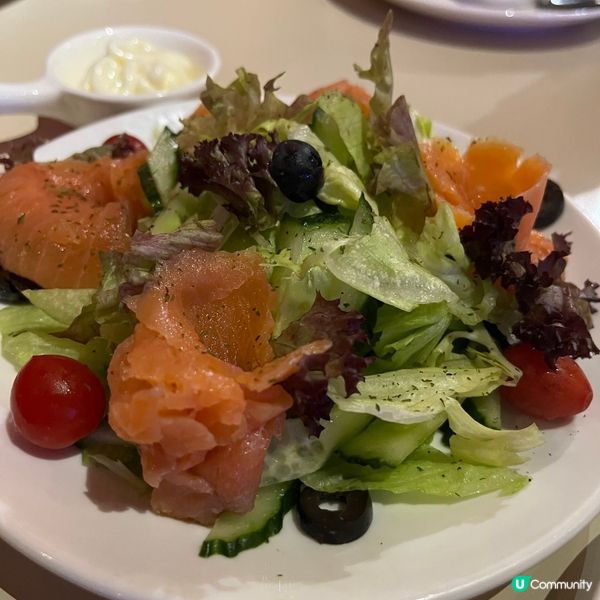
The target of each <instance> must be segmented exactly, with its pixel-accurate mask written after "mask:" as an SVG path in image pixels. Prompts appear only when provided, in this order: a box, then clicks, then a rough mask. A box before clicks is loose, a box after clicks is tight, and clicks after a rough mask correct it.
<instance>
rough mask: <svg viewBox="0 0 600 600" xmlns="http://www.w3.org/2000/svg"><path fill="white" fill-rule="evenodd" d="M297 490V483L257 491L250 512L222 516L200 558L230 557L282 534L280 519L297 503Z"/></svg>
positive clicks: (272, 486)
mask: <svg viewBox="0 0 600 600" xmlns="http://www.w3.org/2000/svg"><path fill="white" fill-rule="evenodd" d="M298 488H299V484H298V482H297V481H288V482H285V483H277V484H275V485H270V486H267V487H263V488H260V489H259V490H258V494H257V495H256V500H255V501H254V508H253V509H252V510H251V511H250V512H249V513H246V514H245V515H239V514H236V513H231V512H225V513H223V514H221V515H220V516H219V518H218V519H217V521H216V522H215V524H214V525H213V528H212V529H211V530H210V533H209V534H208V535H207V536H206V538H205V540H204V542H203V543H202V546H201V548H200V556H202V557H204V558H207V557H209V556H212V555H213V554H220V555H222V556H227V557H228V558H233V557H234V556H237V555H238V554H239V553H240V552H243V551H244V550H250V549H251V548H256V547H257V546H260V545H261V544H264V543H265V542H268V541H269V538H270V537H271V536H273V535H275V534H276V533H279V531H281V527H282V525H283V517H284V516H285V514H286V513H287V512H288V511H289V510H290V509H291V508H292V507H293V506H294V505H295V504H296V500H297V498H298Z"/></svg>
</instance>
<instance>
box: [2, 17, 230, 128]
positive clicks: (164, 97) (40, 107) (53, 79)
mask: <svg viewBox="0 0 600 600" xmlns="http://www.w3.org/2000/svg"><path fill="white" fill-rule="evenodd" d="M132 38H138V39H141V40H144V41H147V42H149V43H151V44H152V45H155V46H157V47H160V48H164V49H166V50H172V51H175V52H179V53H181V54H184V55H186V56H187V57H189V58H190V59H191V60H192V61H193V62H194V63H196V64H197V65H198V67H199V68H200V69H199V72H201V74H200V75H199V76H198V77H197V78H196V79H194V80H192V81H190V82H189V83H188V84H186V85H185V86H182V87H179V88H176V89H173V90H169V91H166V92H156V93H152V94H132V95H128V96H125V95H117V94H106V93H99V92H94V91H86V90H84V89H82V87H81V83H82V81H83V78H84V76H85V74H86V72H87V70H88V69H89V68H90V66H91V65H92V64H93V63H94V62H96V61H97V60H98V59H100V58H101V57H102V56H104V54H105V53H106V49H107V46H108V43H109V41H111V40H115V39H132ZM220 67H221V58H220V56H219V53H218V52H217V50H216V49H215V48H214V46H212V45H211V44H210V43H209V42H207V41H206V40H204V39H202V38H199V37H196V36H193V35H191V34H189V33H185V32H183V31H177V30H174V29H165V28H162V27H144V26H124V27H105V28H104V29H97V30H93V31H87V32H84V33H80V34H77V35H75V36H73V37H71V38H69V39H67V40H65V41H64V42H62V43H61V44H59V45H58V46H56V47H55V48H54V49H53V50H52V51H51V52H50V54H49V55H48V59H47V61H46V73H45V74H44V76H43V77H41V78H40V79H38V80H36V81H30V82H25V83H21V84H0V114H7V113H22V112H26V113H35V114H42V115H46V116H52V117H56V118H59V119H62V120H64V121H66V122H68V123H72V124H74V125H83V124H85V123H89V122H91V121H95V120H97V119H100V118H103V117H107V116H110V115H113V114H116V113H119V112H122V111H125V110H132V109H135V108H142V107H145V106H149V105H151V104H155V103H157V102H162V101H172V100H178V99H186V98H192V97H197V96H198V95H199V94H200V92H201V91H202V90H203V89H204V87H205V84H206V76H207V75H210V76H211V77H214V76H215V75H216V74H217V72H218V71H219V69H220Z"/></svg>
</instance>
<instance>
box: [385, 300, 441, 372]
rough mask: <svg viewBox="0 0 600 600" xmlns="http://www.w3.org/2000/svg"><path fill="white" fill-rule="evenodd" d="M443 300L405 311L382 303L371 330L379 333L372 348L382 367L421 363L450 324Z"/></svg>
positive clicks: (419, 364)
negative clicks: (380, 359) (382, 359)
mask: <svg viewBox="0 0 600 600" xmlns="http://www.w3.org/2000/svg"><path fill="white" fill-rule="evenodd" d="M451 321H452V315H451V314H450V311H449V309H448V304H447V303H446V302H438V303H434V304H422V305H420V306H417V307H416V308H415V309H414V310H412V311H410V312H406V311H403V310H400V309H398V308H394V307H393V306H390V305H388V304H384V305H383V306H381V307H380V308H379V309H378V311H377V320H376V322H375V326H374V328H373V331H374V332H375V333H379V334H380V337H379V339H378V340H377V342H376V344H375V346H374V350H375V353H376V354H377V356H378V357H379V358H384V359H386V360H384V361H380V365H381V366H383V365H385V370H392V369H393V370H395V369H400V368H402V367H412V366H421V365H424V364H425V363H426V361H427V359H428V357H429V355H430V354H431V352H432V351H433V349H434V348H435V347H436V346H437V345H438V344H439V342H440V341H441V339H442V337H443V336H444V334H445V333H446V330H447V329H448V327H449V326H450V323H451Z"/></svg>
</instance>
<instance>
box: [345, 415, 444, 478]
mask: <svg viewBox="0 0 600 600" xmlns="http://www.w3.org/2000/svg"><path fill="white" fill-rule="evenodd" d="M446 418H447V417H446V413H441V414H438V415H436V416H435V417H433V418H432V419H430V420H429V421H423V422H422V423H412V424H410V425H407V424H402V423H391V422H389V421H382V420H380V419H377V420H375V421H373V422H372V423H371V424H370V425H369V426H368V427H367V428H366V429H365V430H364V431H362V432H361V433H359V434H358V435H357V436H356V437H354V438H352V439H351V440H349V441H348V442H346V443H345V444H343V445H342V446H341V447H340V449H339V452H340V453H341V454H342V455H343V456H344V458H346V459H347V460H349V461H351V462H357V463H360V464H365V465H376V466H379V465H388V466H391V467H395V466H397V465H399V464H401V463H402V462H404V460H405V459H406V457H407V456H408V455H409V454H411V453H412V452H413V451H414V450H416V449H417V448H418V447H419V446H420V445H421V444H422V443H423V442H425V441H426V440H428V439H429V438H430V437H431V436H432V435H433V434H434V433H435V432H436V431H437V430H438V429H439V427H440V426H441V425H442V423H443V422H444V421H445V420H446Z"/></svg>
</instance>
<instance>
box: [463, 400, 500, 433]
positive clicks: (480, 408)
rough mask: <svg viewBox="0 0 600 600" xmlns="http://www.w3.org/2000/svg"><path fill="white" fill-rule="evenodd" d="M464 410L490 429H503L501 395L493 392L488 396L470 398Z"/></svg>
mask: <svg viewBox="0 0 600 600" xmlns="http://www.w3.org/2000/svg"><path fill="white" fill-rule="evenodd" d="M462 406H463V408H464V409H465V410H466V411H467V412H468V413H469V414H470V415H471V416H472V417H473V418H474V419H475V420H476V421H478V422H479V423H481V424H482V425H485V426H486V427H489V428H490V429H502V408H501V405H500V394H498V393H496V391H493V392H492V393H491V394H488V395H487V396H479V397H477V398H468V399H467V400H465V401H464V402H463V405H462Z"/></svg>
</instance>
